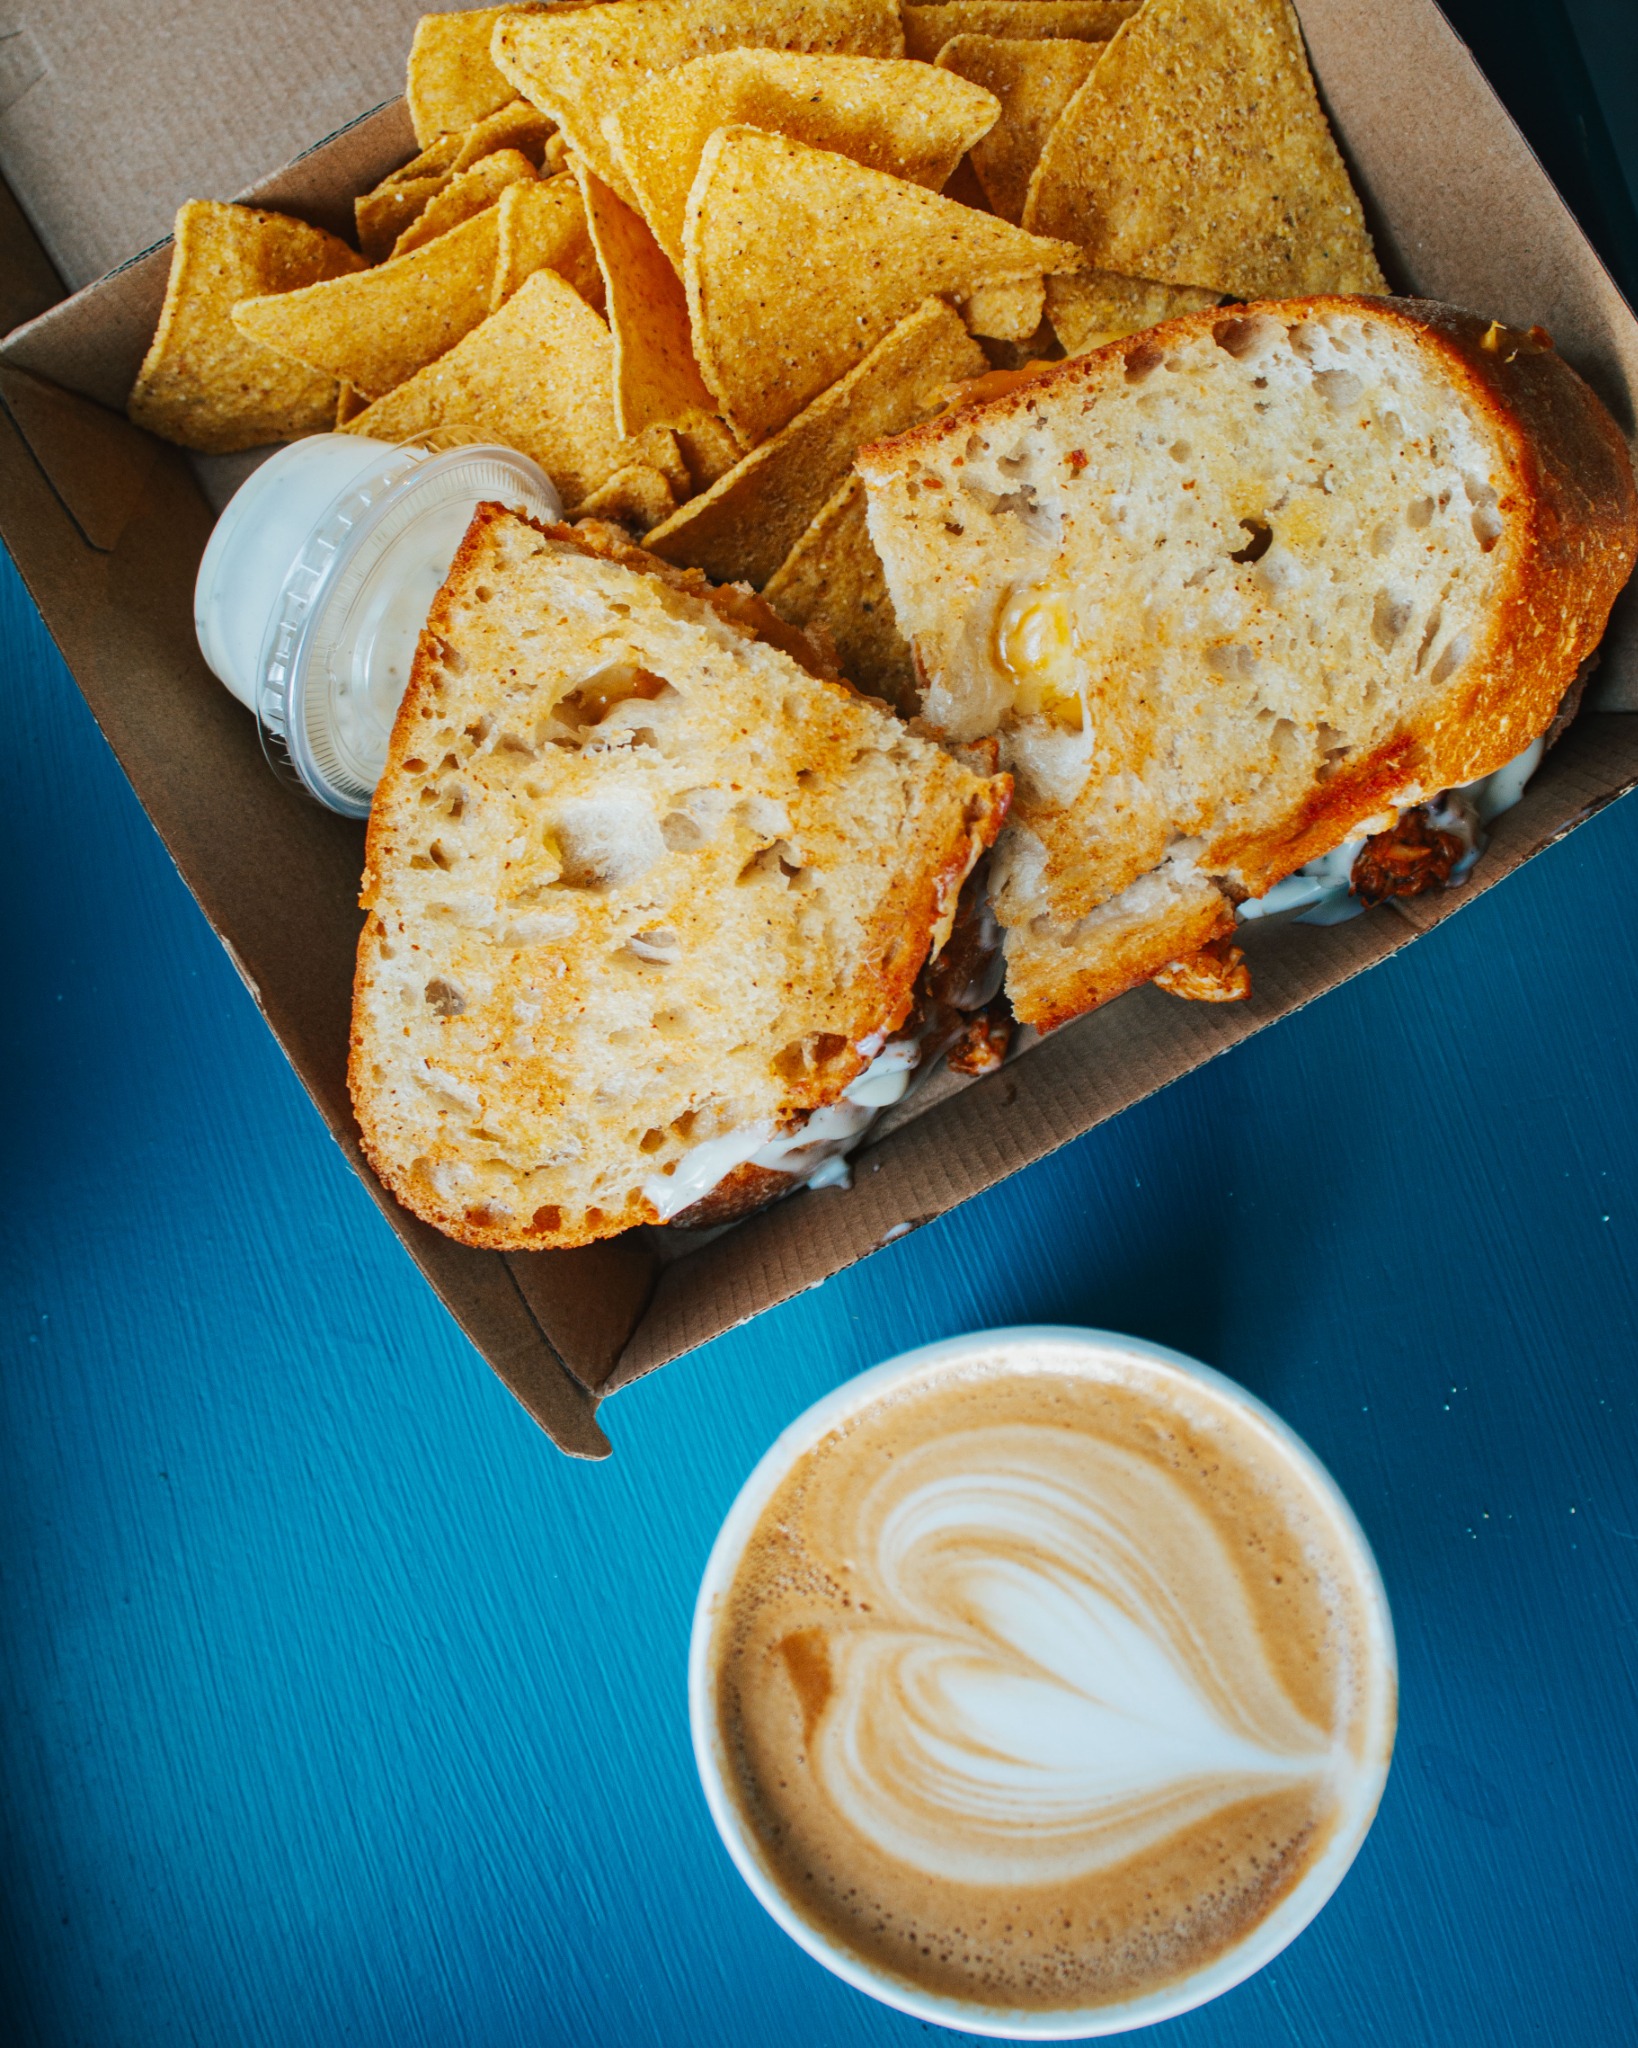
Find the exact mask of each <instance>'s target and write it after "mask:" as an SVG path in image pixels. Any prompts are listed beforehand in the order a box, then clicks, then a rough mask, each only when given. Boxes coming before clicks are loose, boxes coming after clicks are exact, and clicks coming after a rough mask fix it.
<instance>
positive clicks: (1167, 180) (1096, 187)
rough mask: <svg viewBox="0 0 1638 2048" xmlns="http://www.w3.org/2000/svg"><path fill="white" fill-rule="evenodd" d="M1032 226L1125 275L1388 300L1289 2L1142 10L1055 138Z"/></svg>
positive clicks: (1184, 0) (1224, 1) (1271, 292)
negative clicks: (1073, 244) (1380, 296)
mask: <svg viewBox="0 0 1638 2048" xmlns="http://www.w3.org/2000/svg"><path fill="white" fill-rule="evenodd" d="M1023 217H1024V224H1025V226H1026V227H1029V228H1033V229H1034V230H1035V231H1036V232H1037V233H1038V234H1053V235H1063V236H1066V237H1067V238H1068V239H1069V240H1071V241H1074V242H1078V243H1080V245H1081V246H1082V247H1083V248H1084V249H1086V251H1087V253H1088V254H1089V255H1090V256H1091V258H1092V261H1093V263H1094V264H1095V266H1096V267H1097V268H1098V269H1100V270H1111V271H1116V272H1118V273H1120V274H1121V275H1122V276H1126V277H1144V278H1152V279H1154V280H1155V281H1156V282H1157V283H1163V284H1177V285H1193V286H1196V287H1203V288H1206V289H1210V290H1213V291H1218V292H1224V293H1227V294H1228V295H1229V296H1230V297H1233V298H1237V299H1250V298H1285V297H1295V296H1299V295H1301V294H1303V293H1308V292H1325V291H1343V292H1380V291H1382V290H1384V289H1385V286H1384V284H1383V279H1382V272H1381V270H1380V269H1379V268H1378V267H1377V262H1376V257H1375V255H1374V254H1373V252H1372V249H1371V238H1370V236H1369V234H1367V232H1366V229H1365V217H1364V214H1363V212H1362V211H1361V209H1360V204H1359V200H1358V198H1357V196H1356V195H1355V192H1354V189H1353V186H1352V185H1351V184H1350V183H1349V181H1348V172H1347V169H1346V167H1345V166H1344V164H1343V161H1342V156H1341V153H1340V151H1339V150H1338V148H1337V145H1336V142H1335V140H1334V138H1333V137H1332V134H1331V130H1330V126H1329V124H1328V123H1327V121H1326V119H1325V115H1324V113H1323V111H1322V110H1321V107H1320V103H1319V97H1318V95H1317V94H1316V92H1315V90H1314V80H1313V76H1312V74H1311V73H1310V71H1309V69H1308V58H1307V56H1306V54H1305V52H1304V50H1303V46H1302V31H1301V30H1300V29H1299V27H1298V26H1297V17H1296V15H1295V14H1294V13H1293V12H1292V9H1291V6H1290V0H1145V4H1144V6H1143V7H1142V8H1141V9H1140V10H1139V12H1138V13H1137V14H1136V15H1135V16H1134V17H1133V19H1132V20H1131V21H1130V22H1129V23H1128V24H1127V25H1126V26H1125V27H1124V28H1123V29H1122V30H1121V31H1120V33H1119V34H1118V35H1116V36H1115V38H1114V39H1113V41H1112V42H1111V43H1110V45H1109V48H1108V49H1107V50H1106V51H1105V52H1104V55H1103V56H1102V58H1100V60H1099V62H1098V64H1097V67H1096V68H1095V70H1094V71H1093V72H1092V75H1091V76H1090V77H1089V78H1088V79H1087V81H1086V83H1085V85H1083V86H1082V87H1081V89H1080V91H1079V92H1078V93H1077V94H1076V95H1075V97H1074V99H1073V100H1071V101H1070V103H1069V105H1068V106H1067V107H1066V108H1065V109H1064V112H1063V114H1062V116H1061V117H1060V119H1059V121H1058V124H1057V126H1056V127H1055V128H1054V129H1053V131H1052V134H1051V135H1050V136H1049V137H1048V139H1047V143H1046V146H1045V148H1044V149H1043V150H1042V152H1041V160H1040V162H1039V164H1038V165H1037V166H1036V170H1035V175H1034V177H1033V179H1032V180H1031V182H1030V191H1029V198H1028V201H1027V203H1026V205H1025V208H1024V216H1023Z"/></svg>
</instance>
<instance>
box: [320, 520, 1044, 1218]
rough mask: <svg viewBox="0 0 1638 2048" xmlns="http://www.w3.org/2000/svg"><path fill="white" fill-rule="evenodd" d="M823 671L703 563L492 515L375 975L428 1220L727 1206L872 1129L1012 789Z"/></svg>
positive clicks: (466, 588) (415, 769)
mask: <svg viewBox="0 0 1638 2048" xmlns="http://www.w3.org/2000/svg"><path fill="white" fill-rule="evenodd" d="M775 641H778V642H779V643H780V644H777V645H776V644H774V642H775ZM823 666H824V665H823V663H822V661H820V660H819V658H818V657H817V656H815V654H814V652H813V650H812V649H811V648H810V647H808V645H807V643H806V642H805V641H803V640H802V638H801V636H800V635H798V634H795V633H794V632H793V631H792V630H791V629H790V628H788V627H784V626H782V625H781V624H780V622H779V621H778V620H777V619H776V618H775V617H774V615H773V614H772V613H771V612H769V611H767V609H766V607H764V606H762V605H761V602H760V600H758V599H755V598H752V597H750V596H749V594H748V593H745V592H743V591H738V590H733V589H729V590H715V589H713V588H712V587H711V586H710V585H709V584H708V583H707V582H706V580H705V578H704V577H703V576H702V575H701V574H700V572H699V571H698V570H679V569H676V568H673V567H671V566H670V565H669V564H665V563H660V562H657V561H656V560H655V559H654V558H653V557H652V556H648V555H645V554H644V553H642V552H641V551H640V550H638V549H634V548H630V547H628V546H625V545H624V544H623V542H622V541H617V540H615V539H614V538H613V537H612V535H611V533H610V532H609V530H607V529H604V530H602V531H601V532H599V531H598V530H597V529H596V528H594V527H590V526H586V527H580V528H576V529H569V528H566V527H552V528H544V527H538V526H535V525H532V524H531V523H530V522H529V521H527V520H525V519H522V518H519V517H518V516H516V515H515V514H513V513H510V512H507V511H505V510H503V509H502V508H501V507H500V506H498V505H486V506H482V507H480V508H479V511H478V513H477V516H476V517H475V519H474V520H473V523H472V526H471V528H470V530H469V531H468V533H467V536H466V539H465V541H464V542H463V544H462V546H461V549H460V552H459V553H458V555H457V556H456V558H455V562H454V565H453V567H452V568H451V570H450V574H449V578H448V580H447V582H446V583H445V585H444V587H443V589H442V591H441V592H440V593H439V595H438V597H437V599H436V600H435V602H434V604H433V607H432V611H431V615H430V617H429V619H428V623H427V629H426V631H425V633H424V634H423V635H422V638H421V642H420V647H419V651H418V653H417V656H416V661H415V667H414V672H413V675H412V677H411V680H410V685H409V689H408V691H407V693H406V695H405V698H404V703H403V707H402V709H401V711H400V713H399V716H398V722H397V725H396V728H395V730H394V733H393V739H392V745H391V750H390V754H389V759H388V765H387V770H386V773H385V775H384V777H383V778H382V781H381V784H380V787H379V789H378V790H377V793H376V798H375V804H374V808H373V810H372V813H371V817H370V828H369V842H368V854H367V862H366V868H365V875H364V885H363V895H362V901H363V904H364V907H365V909H366V910H367V912H368V917H367V920H366V923H365V926H364V931H363V934H362V937H361V939H360V942H359V954H358V972H357V978H356V982H355V986H354V1002H353V1037H352V1057H351V1064H350V1069H349V1079H350V1083H351V1088H352V1094H353V1102H354V1106H355V1108H356V1111H357V1114H358V1120H359V1126H360V1129H361V1131H362V1133H363V1138H364V1146H365V1150H366V1152H367V1153H368V1155H369V1158H370V1161H371V1163H372V1165H373V1166H374V1167H375V1169H376V1171H377V1172H378V1173H379V1174H380V1176H381V1178H382V1180H383V1181H385V1182H386V1184H387V1185H388V1186H389V1187H390V1188H391V1189H392V1190H393V1192H394V1193H395V1194H396V1195H397V1196H398V1198H399V1199H400V1200H401V1201H402V1202H403V1203H404V1204H405V1205H406V1206H407V1207H408V1208H410V1209H412V1210H413V1211H414V1212H415V1213H416V1214H417V1215H418V1216H420V1217H422V1218H424V1219H425V1220H426V1221H427V1222H428V1223H431V1224H433V1225H435V1226H436V1227H437V1228H438V1229H440V1230H442V1231H445V1232H447V1233H448V1234H449V1235H450V1236H452V1237H455V1238H458V1239H460V1240H461V1241H462V1242H464V1243H467V1244H472V1245H483V1246H490V1247H494V1248H497V1249H503V1250H517V1249H540V1248H545V1247H553V1246H566V1245H577V1244H584V1243H587V1242H589V1241H590V1240H592V1239H594V1238H600V1237H607V1236H610V1235H612V1234H613V1233H615V1232H617V1231H620V1230H624V1229H627V1228H629V1227H630V1226H631V1225H633V1224H639V1223H645V1222H656V1221H662V1220H685V1221H687V1222H690V1223H701V1222H718V1221H724V1220H727V1219H728V1218H729V1217H730V1216H732V1215H734V1214H737V1213H742V1212H743V1211H744V1209H745V1208H747V1207H751V1206H756V1205H757V1204H759V1203H760V1202H762V1201H764V1200H767V1199H768V1198H769V1197H770V1196H772V1195H774V1194H777V1193H780V1192H783V1191H784V1190H785V1189H787V1188H789V1187H791V1186H792V1185H794V1184H795V1183H796V1181H797V1179H799V1178H804V1177H806V1174H807V1172H808V1171H809V1170H810V1169H811V1166H812V1164H813V1163H814V1158H815V1156H816V1155H817V1154H822V1150H823V1148H824V1147H825V1146H826V1145H830V1146H832V1147H833V1146H834V1145H835V1144H836V1143H838V1142H844V1141H845V1140H846V1139H847V1138H848V1137H850V1136H855V1135H857V1132H858V1130H859V1129H860V1128H861V1127H862V1125H863V1123H864V1121H866V1120H867V1117H868V1109H869V1105H870V1103H871V1101H872V1100H873V1099H876V1100H879V1099H882V1098H881V1089H880V1075H879V1073H876V1071H875V1070H877V1069H879V1068H880V1066H881V1063H882V1060H883V1058H884V1054H885V1052H886V1049H887V1048H888V1047H889V1046H890V1043H891V1041H892V1039H893V1034H894V1033H895V1032H896V1031H898V1030H899V1027H900V1026H901V1025H902V1024H903V1023H904V1021H905V1019H906V1017H907V1015H908V1013H909V1011H910V1008H911V1004H912V997H913V992H914V988H915V984H916V980H917V976H918V974H919V973H920V971H921V969H922V967H923V965H924V963H925V962H926V961H927V959H928V957H929V955H930V954H934V953H936V952H937V951H938V949H939V947H940V946H941V945H942V944H943V942H944V940H945V938H946V937H947V935H948V933H949V930H950V926H951V922H952V920H953V918H954V916H955V912H956V905H957V898H958V895H959V892H960V890H961V885H962V883H963V881H964V879H965V878H966V876H967V875H968V873H969V871H970V870H971V869H972V867H973V865H974V863H975V862H976V861H977V859H978V858H979V856H980V855H981V853H982V852H983V850H984V849H985V847H986V846H988V845H989V844H990V842H991V841H992V840H993V839H994V837H995V834H996V832H997V830H998V828H999V826H1000V823H1001V818H1002V815H1003V813H1004V811H1005V808H1006V802H1007V796H1008V790H1009V784H1008V782H1007V779H1006V777H1005V776H989V775H983V774H976V773H973V772H972V771H970V770H969V769H968V768H966V767H964V766H963V765H962V764H961V763H960V762H958V761H957V760H955V759H954V758H952V757H951V756H950V755H949V754H947V753H946V752H945V751H944V750H943V749H941V748H940V747H938V746H936V745H935V744H933V743H931V742H930V741H928V740H925V739H920V738H917V737H915V736H913V735H912V734H911V733H909V732H908V731H907V730H906V729H905V727H904V726H903V725H902V724H901V723H900V721H899V720H898V719H896V718H895V717H894V716H893V715H892V714H891V713H890V712H888V711H887V710H886V709H885V708H884V707H882V706H881V705H879V704H877V703H875V702H874V701H872V700H870V699H868V698H864V697H861V696H859V695H857V694H856V693H855V692H854V691H853V690H851V689H850V688H849V687H848V686H847V685H846V684H844V683H842V682H841V681H840V680H837V679H835V678H834V677H833V676H832V675H828V674H825V673H816V672H815V671H816V670H822V669H823ZM913 1057H914V1054H913V1050H911V1049H907V1048H899V1049H898V1050H897V1051H896V1052H895V1053H894V1054H893V1055H892V1058H891V1059H890V1060H889V1064H896V1065H898V1066H899V1067H901V1068H902V1066H903V1065H904V1064H906V1063H907V1062H909V1061H910V1060H911V1059H913ZM873 1074H874V1077H875V1082H876V1093H875V1095H874V1096H873V1095H872V1088H871V1085H870V1082H871V1077H872V1075H873Z"/></svg>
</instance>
